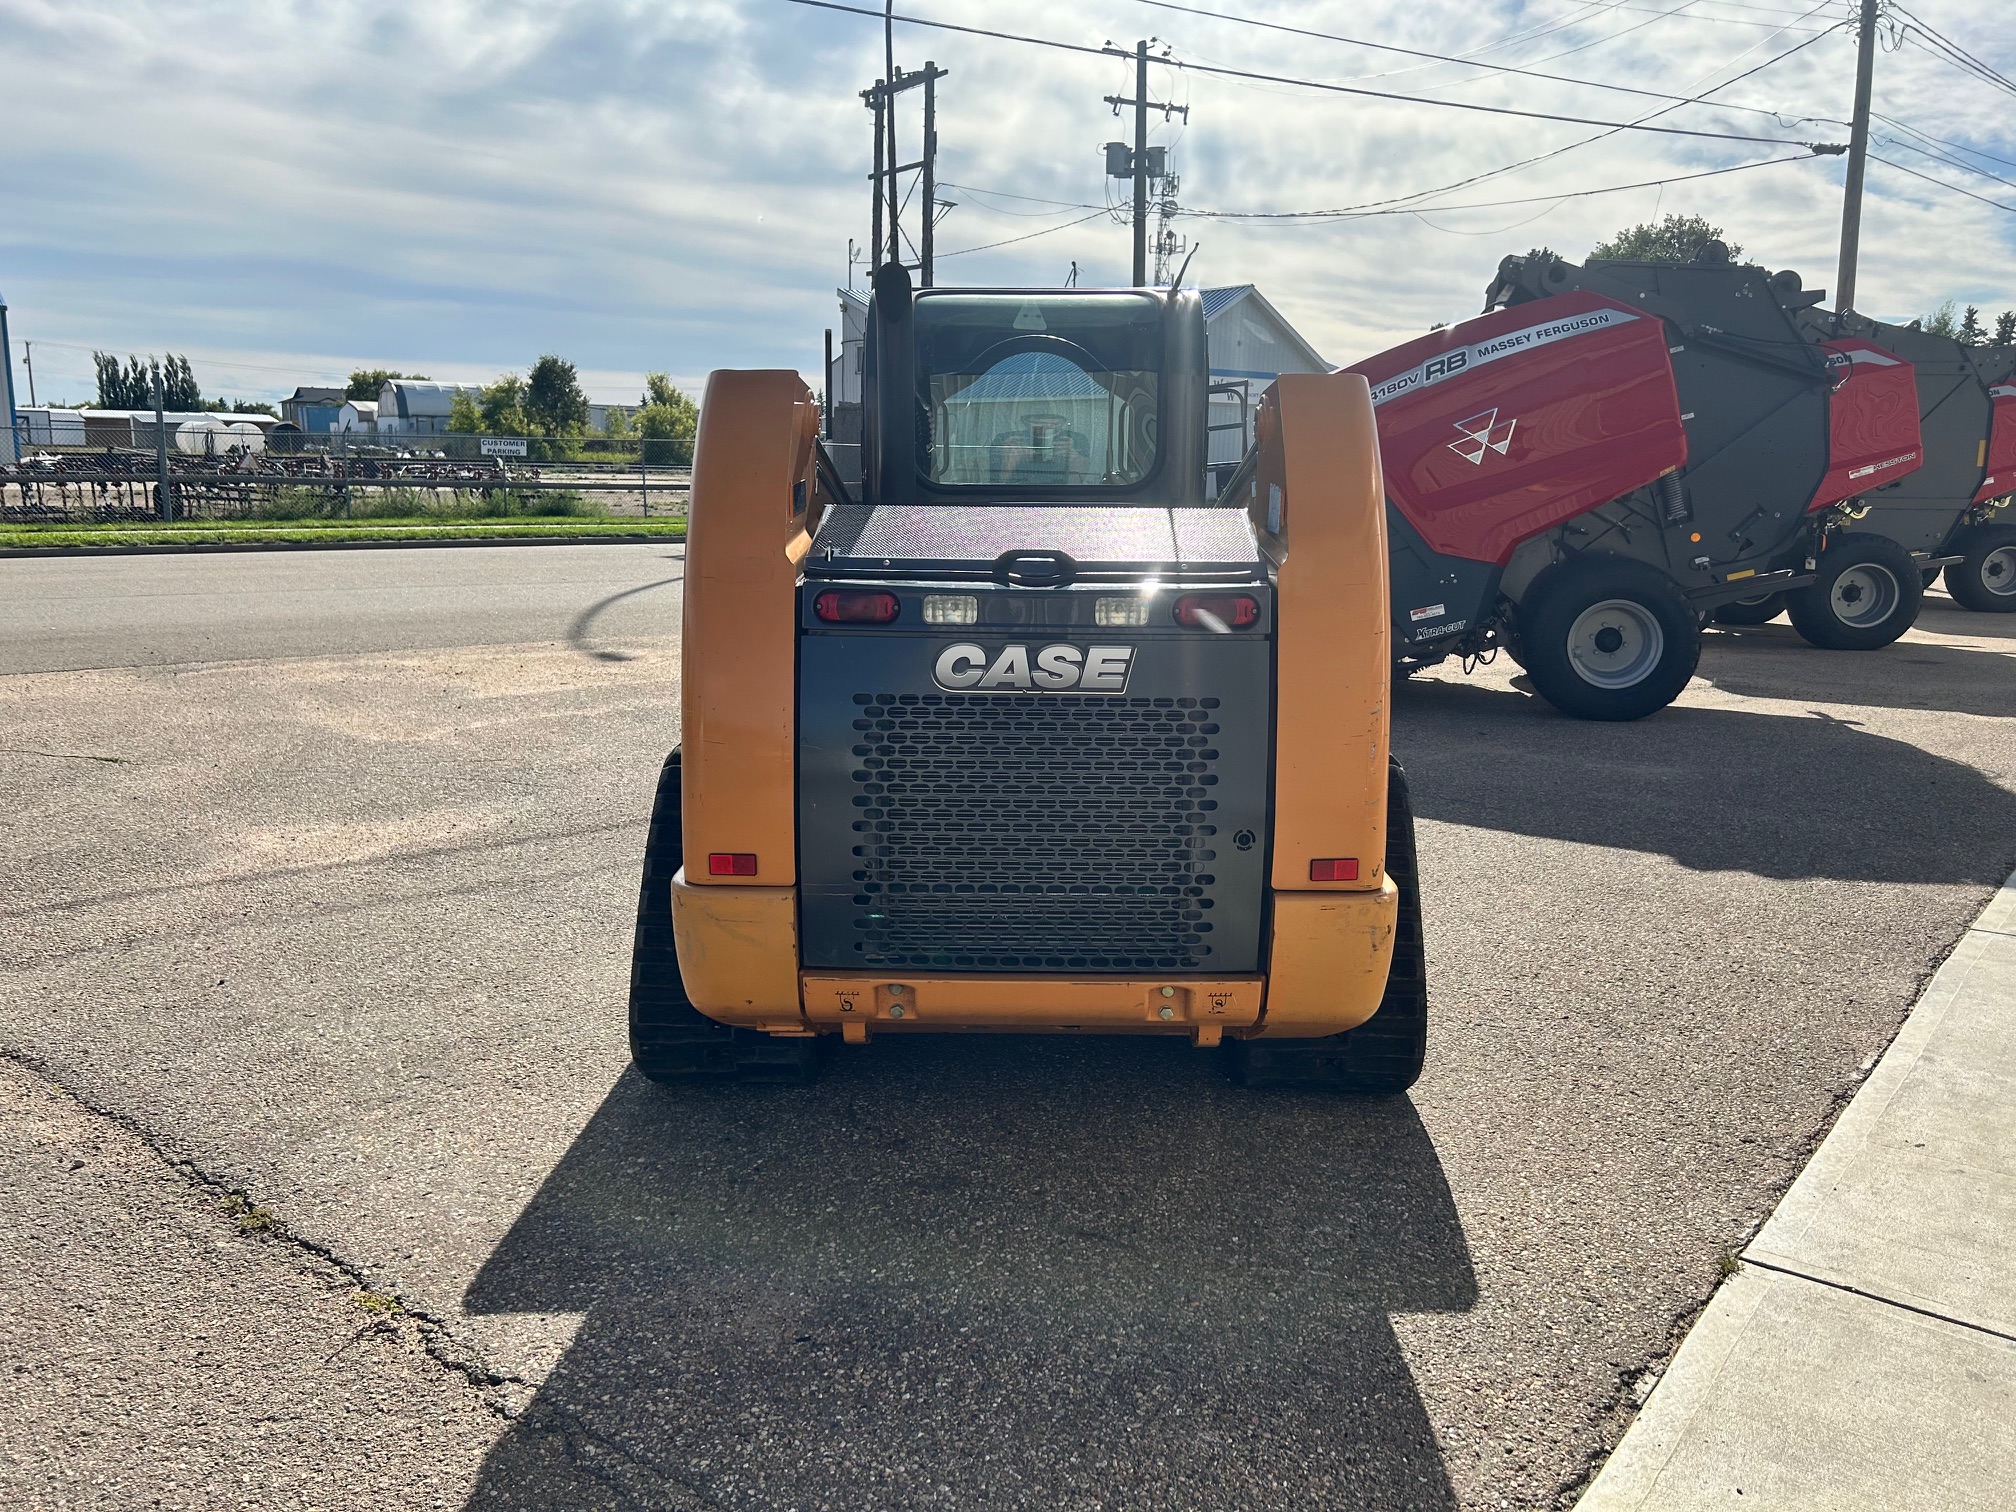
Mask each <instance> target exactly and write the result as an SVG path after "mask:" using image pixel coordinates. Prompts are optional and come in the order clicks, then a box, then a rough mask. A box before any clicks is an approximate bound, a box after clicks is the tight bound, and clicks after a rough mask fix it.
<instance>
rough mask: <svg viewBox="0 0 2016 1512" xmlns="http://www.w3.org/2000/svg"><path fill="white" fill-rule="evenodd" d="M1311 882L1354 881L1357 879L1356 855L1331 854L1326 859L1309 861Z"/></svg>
mask: <svg viewBox="0 0 2016 1512" xmlns="http://www.w3.org/2000/svg"><path fill="white" fill-rule="evenodd" d="M1309 880H1310V881H1311V882H1356V881H1357V880H1358V858H1357V857H1356V856H1333V857H1331V858H1330V859H1329V860H1327V861H1311V862H1310V863H1309Z"/></svg>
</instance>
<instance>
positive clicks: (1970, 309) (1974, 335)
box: [1953, 305, 1988, 346]
mask: <svg viewBox="0 0 2016 1512" xmlns="http://www.w3.org/2000/svg"><path fill="white" fill-rule="evenodd" d="M1953 334H1954V336H1955V337H1957V338H1958V340H1959V342H1960V344H1961V345H1962V346H1979V345H1981V342H1982V339H1983V338H1984V337H1986V336H1987V334H1988V333H1987V332H1986V331H1984V330H1982V329H1981V307H1980V306H1979V305H1969V306H1967V313H1966V314H1965V315H1963V316H1961V317H1960V329H1959V330H1957V331H1955V332H1954V333H1953Z"/></svg>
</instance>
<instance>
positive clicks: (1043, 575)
mask: <svg viewBox="0 0 2016 1512" xmlns="http://www.w3.org/2000/svg"><path fill="white" fill-rule="evenodd" d="M1077 576H1078V564H1077V562H1075V561H1074V560H1072V558H1071V556H1070V554H1069V553H1067V552H1062V551H1004V552H1002V553H1001V555H999V556H998V557H996V558H994V579H995V581H996V582H999V583H1001V584H1004V585H1005V586H1007V587H1010V588H1062V587H1064V586H1065V585H1066V584H1068V583H1070V582H1071V581H1073V580H1074V579H1075V578H1076V577H1077Z"/></svg>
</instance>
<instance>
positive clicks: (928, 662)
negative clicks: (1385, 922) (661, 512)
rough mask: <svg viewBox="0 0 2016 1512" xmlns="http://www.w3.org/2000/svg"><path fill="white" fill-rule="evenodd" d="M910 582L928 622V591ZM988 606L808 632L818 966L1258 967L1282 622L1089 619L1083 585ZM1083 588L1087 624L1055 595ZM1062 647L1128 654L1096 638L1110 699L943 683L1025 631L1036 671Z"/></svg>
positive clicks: (803, 843) (812, 937) (810, 892)
mask: <svg viewBox="0 0 2016 1512" xmlns="http://www.w3.org/2000/svg"><path fill="white" fill-rule="evenodd" d="M808 586H809V585H808ZM892 586H893V585H892ZM901 586H902V587H903V589H904V590H906V591H905V592H904V595H903V596H904V598H905V601H906V602H905V609H906V618H910V616H909V614H908V610H909V607H910V605H909V600H910V597H911V594H912V593H914V592H915V590H916V585H915V584H911V583H905V584H903V585H901ZM965 586H966V590H967V591H969V592H970V591H973V588H974V587H977V585H965ZM1250 591H1252V592H1254V593H1255V594H1256V596H1258V597H1260V598H1261V599H1262V600H1263V602H1264V600H1265V597H1266V590H1265V589H1264V588H1258V587H1256V588H1255V589H1253V590H1250ZM981 597H982V598H983V600H984V601H987V602H986V604H985V607H983V610H982V612H981V615H980V622H979V623H977V624H975V625H972V626H970V627H967V628H963V629H960V630H949V629H947V630H927V629H926V627H924V626H922V625H918V626H917V628H916V629H915V630H913V631H907V632H906V631H903V630H900V629H897V628H896V627H893V626H892V627H879V626H878V627H863V628H861V629H859V630H852V629H848V630H837V629H836V630H830V631H828V630H820V631H813V630H809V629H808V630H807V631H806V633H804V634H803V635H802V638H801V639H800V642H799V732H800V757H799V878H800V889H801V890H800V899H801V902H800V907H801V910H802V912H801V920H800V924H801V928H800V941H801V951H802V958H803V961H804V964H805V966H806V967H807V968H809V969H812V970H842V971H849V972H862V973H868V974H874V973H877V972H890V973H896V972H919V971H932V972H937V973H958V972H976V973H977V972H994V973H1001V972H1058V971H1071V972H1116V973H1117V972H1142V971H1147V972H1157V973H1166V972H1198V973H1210V974H1213V975H1224V974H1227V973H1236V972H1251V971H1257V970H1258V969H1259V962H1260V906H1261V896H1262V883H1263V878H1264V875H1265V873H1264V860H1265V854H1264V853H1265V849H1266V846H1265V843H1264V837H1265V835H1266V833H1267V828H1266V801H1267V777H1268V732H1269V728H1270V725H1271V720H1270V717H1269V713H1268V687H1269V681H1270V678H1269V661H1270V657H1269V645H1268V637H1269V635H1270V634H1271V631H1270V630H1269V628H1268V624H1269V619H1270V618H1271V617H1267V616H1263V619H1262V622H1261V624H1259V625H1256V626H1255V627H1253V628H1252V629H1250V630H1244V631H1235V632H1232V633H1230V634H1223V635H1214V634H1210V633H1208V632H1203V631H1197V630H1179V629H1176V628H1174V627H1171V628H1168V629H1160V630H1156V629H1148V628H1139V629H1126V630H1116V629H1111V628H1097V627H1095V626H1094V625H1093V624H1092V623H1090V621H1091V618H1092V616H1091V614H1090V612H1089V611H1090V600H1089V596H1086V595H1085V591H1084V590H1065V591H1061V592H1058V593H1055V594H1053V593H1049V592H1034V593H1031V592H1027V591H1024V592H1015V591H1012V590H993V591H991V592H987V591H983V592H982V593H981ZM1081 597H1083V598H1085V600H1086V601H1085V604H1084V606H1083V607H1084V609H1085V611H1086V612H1085V613H1083V614H1082V615H1081V614H1077V613H1074V612H1071V611H1072V610H1073V608H1074V607H1075V606H1074V605H1073V604H1072V603H1069V602H1056V601H1058V600H1076V599H1079V598H1081ZM1038 599H1041V600H1046V601H1050V602H1049V603H1048V604H1047V605H1045V606H1040V607H1039V605H1038V604H1036V603H1035V602H1034V601H1035V600H1038ZM995 600H1000V601H1002V602H999V603H996V602H993V601H995ZM1010 601H1012V602H1010ZM1018 621H1019V623H1018ZM1073 621H1076V623H1073ZM913 622H914V621H913ZM1052 642H1055V643H1057V644H1058V645H1069V646H1072V647H1074V648H1075V649H1076V650H1077V651H1078V652H1079V653H1080V655H1079V661H1080V662H1081V663H1084V662H1088V661H1089V660H1090V659H1091V658H1092V657H1093V655H1094V653H1095V648H1117V649H1116V650H1101V651H1100V652H1099V654H1100V665H1101V666H1102V667H1103V668H1105V669H1107V674H1106V677H1105V679H1104V680H1105V681H1107V682H1108V683H1110V684H1112V685H1113V690H1112V691H1102V692H1093V693H1087V692H1081V691H1056V692H1045V691H1037V690H1036V689H1034V688H1026V690H1025V689H1024V688H1014V687H1009V688H1004V689H1003V690H1001V691H991V692H990V691H981V690H978V689H972V690H963V689H955V688H947V687H944V686H941V685H940V684H939V682H938V681H937V678H936V673H937V672H938V671H939V670H940V669H943V668H947V667H950V668H952V669H954V671H953V675H952V680H953V681H954V682H958V681H960V680H961V675H962V674H963V672H964V671H966V670H969V669H970V667H971V666H973V665H985V664H989V663H997V662H998V661H999V659H1000V656H1001V653H1002V652H1003V651H1004V650H1006V649H1007V647H1009V646H1010V645H1019V646H1023V647H1025V648H1026V656H1027V662H1026V664H1027V665H1030V666H1037V667H1040V666H1042V665H1044V662H1043V661H1042V656H1043V653H1044V652H1045V651H1046V650H1050V649H1052V646H1051V643H1052ZM961 646H966V647H968V648H970V649H969V650H968V651H967V652H965V653H960V654H957V655H952V656H951V659H950V660H949V661H948V660H947V657H948V654H950V653H955V652H956V651H957V648H959V647H961ZM1119 652H1124V653H1125V656H1124V661H1125V671H1124V676H1115V675H1113V672H1112V669H1113V668H1114V667H1116V666H1117V665H1118V664H1119V663H1120V662H1121V660H1122V659H1123V658H1122V657H1121V656H1120V655H1119V654H1118V653H1119ZM975 657H981V658H985V661H984V662H977V663H976V662H975V661H974V660H973V659H974V658H975ZM1054 662H1055V659H1054V658H1053V664H1054ZM1022 681H1023V682H1024V683H1025V685H1026V683H1027V681H1028V680H1027V679H1023V680H1022Z"/></svg>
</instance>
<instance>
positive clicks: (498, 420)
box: [390, 352, 700, 441]
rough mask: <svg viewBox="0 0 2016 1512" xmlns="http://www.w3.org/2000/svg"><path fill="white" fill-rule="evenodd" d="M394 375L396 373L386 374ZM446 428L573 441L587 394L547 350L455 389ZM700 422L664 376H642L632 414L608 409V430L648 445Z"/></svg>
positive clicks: (689, 434) (583, 429) (582, 429)
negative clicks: (518, 368) (521, 370)
mask: <svg viewBox="0 0 2016 1512" xmlns="http://www.w3.org/2000/svg"><path fill="white" fill-rule="evenodd" d="M390 376H398V375H396V374H395V375H390ZM450 404H451V411H450V414H449V418H448V429H449V430H451V431H459V432H461V433H463V434H465V435H481V436H543V437H545V438H547V439H549V440H555V441H564V440H572V439H575V438H578V437H580V436H583V435H586V434H587V431H588V396H587V394H586V393H584V392H583V391H582V388H581V380H580V376H579V374H578V373H577V372H576V370H575V367H574V364H573V363H571V362H569V361H567V360H566V359H565V358H562V357H558V356H555V355H554V354H552V353H551V352H549V353H547V354H546V355H545V356H543V357H541V358H540V359H539V360H538V361H537V362H535V363H533V364H532V366H531V367H530V368H529V369H528V370H527V371H526V373H525V375H524V376H523V377H520V376H519V375H518V374H516V373H505V374H502V375H501V376H499V377H498V379H497V380H496V381H495V382H494V383H486V384H484V385H482V386H481V387H479V388H478V389H477V390H476V391H475V392H474V393H471V392H469V391H468V390H466V389H465V390H461V391H458V392H457V393H456V395H455V397H454V398H453V399H452V400H451V401H450ZM699 421H700V407H699V406H698V405H696V404H695V403H694V402H693V400H692V399H691V398H689V397H688V396H687V395H686V394H684V393H682V392H681V391H680V390H679V389H678V388H676V387H675V386H674V385H673V383H672V380H671V378H670V377H669V376H667V375H666V374H664V373H647V374H646V375H645V377H644V392H643V393H642V394H641V395H640V396H639V397H638V400H637V412H636V413H635V414H634V415H625V414H623V413H621V412H620V411H612V412H611V414H610V416H609V431H608V433H609V434H610V435H611V436H616V437H641V438H643V439H644V440H647V441H690V440H692V439H693V433H694V431H695V429H696V428H697V427H698V425H699Z"/></svg>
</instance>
